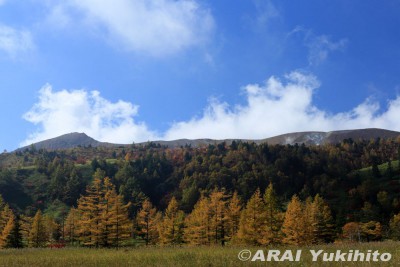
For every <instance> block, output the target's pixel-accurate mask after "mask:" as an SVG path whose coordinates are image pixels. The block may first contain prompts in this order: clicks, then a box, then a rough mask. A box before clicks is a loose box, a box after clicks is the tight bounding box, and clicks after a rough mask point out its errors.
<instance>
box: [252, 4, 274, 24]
mask: <svg viewBox="0 0 400 267" xmlns="http://www.w3.org/2000/svg"><path fill="white" fill-rule="evenodd" d="M253 2H254V4H255V6H256V9H257V15H256V20H257V24H258V25H260V26H262V25H264V26H265V25H266V24H267V23H268V22H269V20H270V19H273V18H277V17H279V15H280V14H279V11H278V9H277V8H276V7H275V5H274V4H273V3H272V1H271V0H254V1H253Z"/></svg>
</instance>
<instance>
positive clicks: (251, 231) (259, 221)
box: [237, 189, 265, 245]
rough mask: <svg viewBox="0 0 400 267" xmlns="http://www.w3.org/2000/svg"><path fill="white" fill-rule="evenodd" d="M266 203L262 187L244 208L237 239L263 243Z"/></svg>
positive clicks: (249, 242)
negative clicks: (262, 194) (261, 234)
mask: <svg viewBox="0 0 400 267" xmlns="http://www.w3.org/2000/svg"><path fill="white" fill-rule="evenodd" d="M264 215H265V205H264V202H263V200H262V198H261V193H260V189H257V190H256V191H255V192H254V194H253V195H252V197H251V198H250V199H249V201H248V202H247V203H246V208H245V209H243V211H242V214H241V217H240V224H239V231H238V233H237V240H238V242H240V243H246V244H250V245H259V244H261V242H260V241H261V237H260V233H261V232H262V230H263V229H264V227H265V218H264Z"/></svg>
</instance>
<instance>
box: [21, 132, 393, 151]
mask: <svg viewBox="0 0 400 267" xmlns="http://www.w3.org/2000/svg"><path fill="white" fill-rule="evenodd" d="M399 136H400V132H397V131H391V130H386V129H379V128H366V129H354V130H339V131H329V132H323V131H306V132H292V133H286V134H282V135H277V136H272V137H268V138H264V139H220V140H218V139H208V138H204V139H177V140H172V141H165V140H155V141H147V142H141V143H136V144H137V145H146V144H149V143H155V144H160V145H162V146H168V147H170V148H176V147H181V146H187V145H188V146H192V147H199V146H203V145H211V144H213V145H215V144H219V143H222V142H225V143H227V144H228V145H229V144H231V143H232V142H233V141H243V142H254V143H256V144H262V143H268V144H270V145H294V144H305V145H324V144H335V143H340V142H342V141H343V140H345V139H353V140H359V139H363V140H369V139H376V138H383V139H389V138H397V137H399ZM130 145H131V144H114V143H108V142H100V141H97V140H95V139H94V138H92V137H90V136H88V135H86V134H85V133H78V132H73V133H68V134H64V135H61V136H58V137H54V138H50V139H47V140H43V141H40V142H37V143H33V144H31V145H29V146H25V147H21V148H18V149H17V150H16V151H21V150H24V149H26V148H29V147H31V146H34V147H35V148H36V149H47V150H58V149H69V148H74V147H79V146H83V147H89V146H91V147H119V146H130Z"/></svg>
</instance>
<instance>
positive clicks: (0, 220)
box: [0, 203, 14, 233]
mask: <svg viewBox="0 0 400 267" xmlns="http://www.w3.org/2000/svg"><path fill="white" fill-rule="evenodd" d="M0 204H1V203H0ZM12 216H14V213H13V212H12V210H11V209H10V207H9V206H8V204H4V205H3V207H2V208H1V209H0V233H1V232H2V231H3V229H4V227H5V226H6V225H7V222H8V221H9V220H10V218H11V217H12Z"/></svg>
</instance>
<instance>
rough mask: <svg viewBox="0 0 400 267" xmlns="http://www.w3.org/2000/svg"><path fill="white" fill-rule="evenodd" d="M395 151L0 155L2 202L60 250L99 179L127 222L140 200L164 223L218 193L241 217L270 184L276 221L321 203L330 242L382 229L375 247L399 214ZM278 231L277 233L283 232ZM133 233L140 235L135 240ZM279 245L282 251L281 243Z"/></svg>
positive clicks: (367, 144) (392, 147)
mask: <svg viewBox="0 0 400 267" xmlns="http://www.w3.org/2000/svg"><path fill="white" fill-rule="evenodd" d="M399 147H400V146H399V140H384V139H377V140H370V141H354V140H350V139H349V140H344V141H343V142H342V143H340V144H336V145H323V146H305V145H293V146H292V145H286V146H282V145H268V144H261V145H257V144H254V143H246V142H236V141H233V142H232V143H231V144H229V145H228V144H226V143H221V144H217V145H209V146H204V147H199V148H192V147H190V146H186V147H181V148H176V149H170V148H166V147H162V146H159V145H154V144H153V145H152V144H151V143H150V144H148V145H147V146H146V147H140V146H135V145H132V146H131V147H123V148H122V147H121V148H101V147H100V148H90V147H89V148H75V149H70V150H63V151H46V150H43V149H40V150H36V149H35V148H34V147H32V148H30V149H26V150H25V151H18V152H16V153H9V154H2V155H1V158H0V161H1V162H0V166H1V167H0V194H2V195H3V197H4V199H5V201H6V202H7V203H8V204H9V207H10V209H12V210H13V212H14V213H15V214H16V217H17V218H19V220H20V221H21V228H24V229H25V228H26V229H27V230H24V231H26V232H28V230H29V229H28V228H29V227H28V226H26V225H29V223H22V222H23V221H24V220H23V219H24V218H25V217H26V218H31V219H32V218H34V216H35V214H36V213H37V212H38V210H40V211H41V213H42V214H41V215H42V217H43V218H52V219H53V221H54V223H55V224H57V225H59V226H58V227H61V228H62V229H64V230H63V231H56V232H58V233H54V234H49V235H47V236H55V237H49V238H48V239H54V240H58V239H59V237H57V236H63V235H64V240H67V238H66V237H65V236H66V232H65V227H64V228H63V227H62V225H63V224H66V222H65V220H66V218H67V216H68V212H69V210H70V209H71V207H75V208H77V209H78V207H79V201H80V199H81V196H82V195H87V192H86V190H87V187H88V186H90V185H92V182H93V180H94V178H93V177H95V176H96V175H95V173H96V170H97V169H100V170H101V171H102V172H103V173H104V175H102V176H103V177H109V182H110V183H111V184H112V185H113V186H114V188H115V192H116V194H117V195H118V196H120V197H122V200H123V202H124V203H130V205H129V206H128V207H127V210H128V217H129V219H130V221H133V219H134V218H136V217H137V216H138V214H139V212H140V210H141V209H142V208H143V207H142V206H143V202H144V201H145V200H147V201H148V202H149V203H151V205H152V207H153V208H155V209H156V210H157V211H160V212H163V214H164V213H166V210H167V208H168V206H169V204H170V201H171V199H175V201H176V207H177V209H179V210H181V211H182V212H183V214H186V215H190V214H191V213H192V212H193V211H194V210H195V207H196V206H197V205H198V203H199V201H200V200H202V201H204V199H207V198H210V196H211V194H212V192H213V191H214V190H215V189H217V190H220V191H222V189H224V190H223V191H224V195H226V196H227V197H225V196H224V197H223V199H225V200H226V201H228V200H229V199H231V198H233V196H234V195H235V194H236V195H237V198H238V199H240V203H241V204H242V205H243V210H245V207H246V204H247V203H248V201H249V200H250V199H251V198H252V196H253V195H254V193H255V192H256V191H257V190H259V192H260V194H261V193H262V192H265V191H266V190H267V188H268V185H269V184H273V185H274V191H275V194H276V198H277V202H278V203H279V204H280V205H279V209H280V211H281V213H283V212H285V211H286V209H287V207H288V204H289V202H291V200H292V197H293V196H294V195H296V196H297V197H298V199H299V201H300V202H301V203H302V206H304V207H305V206H307V199H310V198H312V201H311V202H314V201H315V198H316V197H317V195H318V196H319V197H320V198H322V199H323V200H324V202H325V203H326V204H327V205H328V206H329V208H330V213H331V216H332V220H333V221H332V223H331V224H332V225H333V227H334V232H335V233H336V234H339V233H342V232H343V229H342V228H343V227H344V226H345V225H347V224H348V223H350V224H349V225H347V227H346V229H347V230H346V232H345V233H348V236H350V237H351V238H353V239H354V240H356V239H357V240H368V239H370V240H373V239H376V238H377V239H379V237H372V235H369V234H368V232H371V230H370V229H371V227H372V226H373V225H374V226H375V225H377V223H379V225H378V226H377V227H376V228H377V229H378V230H379V229H381V230H380V232H381V235H382V238H385V237H389V236H390V233H389V232H390V231H389V230H390V225H391V224H392V223H391V221H393V220H394V218H396V217H395V215H396V214H398V213H399V212H400V182H399V181H400V161H399V156H400V153H399V152H400V149H399ZM263 201H264V200H263ZM303 210H306V209H305V208H303ZM160 214H161V213H160ZM163 216H164V215H163ZM188 217H190V216H188ZM281 219H282V218H281ZM185 220H186V219H185ZM26 221H29V220H26ZM281 223H283V221H282V222H281ZM47 224H48V225H50V224H49V223H47ZM278 225H279V224H278ZM132 227H133V228H135V227H136V226H135V225H133V226H132ZM185 227H186V226H185ZM275 227H277V226H275ZM282 227H283V226H280V228H279V232H283V228H282ZM106 228H107V229H109V228H110V227H108V226H107V227H106ZM227 229H228V228H227ZM227 229H225V226H224V240H225V239H226V240H225V241H223V242H231V240H229V241H228V239H229V238H228V236H229V231H228V230H227ZM46 231H48V232H51V231H50V230H46ZM374 231H375V230H374ZM376 232H379V231H376ZM130 233H131V235H133V234H134V233H135V234H136V235H137V236H140V235H141V233H140V231H139V233H137V231H136V232H135V231H133V230H132V231H131V232H130ZM87 234H88V233H87ZM88 235H89V234H88ZM25 236H26V237H24V243H25V244H27V243H29V242H26V240H27V235H26V234H25ZM378 236H379V235H378ZM182 238H183V237H182ZM232 238H233V237H232ZM279 238H280V239H281V241H280V242H283V241H282V238H283V237H282V233H281V234H280V237H279ZM335 238H337V235H336V237H335ZM233 239H235V238H233ZM160 240H162V238H161V237H160ZM182 240H183V242H186V241H185V240H184V239H182ZM85 242H86V243H88V242H89V243H90V242H92V241H87V240H82V238H81V237H80V238H75V239H74V240H73V243H80V244H83V243H85ZM99 242H100V241H99ZM102 242H103V241H101V242H100V243H99V246H102V245H101V244H102ZM113 242H114V241H111V240H108V241H107V242H106V243H107V244H108V243H110V244H114V243H115V242H114V243H113ZM159 242H162V241H159ZM218 242H222V241H221V240H219V241H218ZM103 244H104V242H103ZM91 246H95V244H92V245H91Z"/></svg>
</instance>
